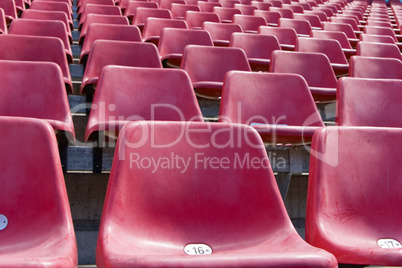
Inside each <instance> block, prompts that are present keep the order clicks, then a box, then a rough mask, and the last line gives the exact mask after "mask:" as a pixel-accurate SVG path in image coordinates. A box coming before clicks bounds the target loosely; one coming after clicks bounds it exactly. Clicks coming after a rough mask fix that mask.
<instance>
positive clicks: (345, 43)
mask: <svg viewBox="0 0 402 268" xmlns="http://www.w3.org/2000/svg"><path fill="white" fill-rule="evenodd" d="M311 37H313V38H321V39H334V40H337V41H338V42H339V44H340V45H341V47H342V48H344V49H352V46H351V44H350V42H349V40H348V37H347V36H346V34H345V33H344V32H341V31H321V30H313V31H312V34H311Z"/></svg>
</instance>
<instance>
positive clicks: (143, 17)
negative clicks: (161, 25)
mask: <svg viewBox="0 0 402 268" xmlns="http://www.w3.org/2000/svg"><path fill="white" fill-rule="evenodd" d="M127 15H128V14H127ZM147 18H161V19H171V18H172V13H171V12H170V10H169V9H160V8H147V7H138V8H137V9H136V11H135V15H134V18H133V20H132V24H133V25H136V26H138V27H139V28H140V30H141V31H142V29H143V28H144V24H145V22H146V21H147Z"/></svg>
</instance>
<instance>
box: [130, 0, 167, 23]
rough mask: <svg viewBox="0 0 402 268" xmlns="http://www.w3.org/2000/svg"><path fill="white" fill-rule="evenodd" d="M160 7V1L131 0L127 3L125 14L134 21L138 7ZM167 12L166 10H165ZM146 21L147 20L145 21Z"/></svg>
mask: <svg viewBox="0 0 402 268" xmlns="http://www.w3.org/2000/svg"><path fill="white" fill-rule="evenodd" d="M139 7H143V8H159V5H158V3H156V2H145V1H129V2H128V4H127V8H126V9H125V12H124V15H125V16H126V17H127V18H128V19H129V20H130V21H133V19H134V17H135V14H136V13H137V8H139ZM163 12H164V13H166V11H163ZM143 23H145V20H144V22H143Z"/></svg>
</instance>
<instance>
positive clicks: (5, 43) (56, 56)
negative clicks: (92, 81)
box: [0, 34, 73, 93]
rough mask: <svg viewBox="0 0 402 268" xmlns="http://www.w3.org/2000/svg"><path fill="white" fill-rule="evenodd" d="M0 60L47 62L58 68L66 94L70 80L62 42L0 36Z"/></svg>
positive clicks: (53, 39) (8, 35) (52, 38)
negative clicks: (61, 74) (54, 64)
mask: <svg viewBox="0 0 402 268" xmlns="http://www.w3.org/2000/svg"><path fill="white" fill-rule="evenodd" d="M0 60H15V61H41V62H42V61H48V62H54V63H56V64H57V65H59V66H60V68H61V71H62V73H63V79H64V83H65V85H66V90H67V92H68V93H72V89H73V87H72V80H71V76H70V70H69V68H68V63H67V58H66V56H65V51H64V46H63V42H62V41H61V40H60V39H59V38H56V37H47V36H46V37H44V36H27V35H11V34H7V35H0Z"/></svg>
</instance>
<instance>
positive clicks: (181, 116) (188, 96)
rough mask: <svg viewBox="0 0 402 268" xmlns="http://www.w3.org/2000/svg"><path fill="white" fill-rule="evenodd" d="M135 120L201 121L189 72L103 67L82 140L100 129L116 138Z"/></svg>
mask: <svg viewBox="0 0 402 268" xmlns="http://www.w3.org/2000/svg"><path fill="white" fill-rule="evenodd" d="M178 85H180V86H178ZM116 88H118V89H119V90H116ZM172 96H176V97H174V98H172ZM138 120H154V121H166V120H169V121H203V118H202V114H201V110H200V108H199V106H198V102H197V99H196V97H195V94H194V90H193V88H192V86H191V82H190V78H189V77H188V75H187V74H186V73H185V72H184V71H183V70H180V69H152V68H136V67H123V66H109V67H106V68H104V70H103V72H102V75H101V78H100V80H99V83H98V87H97V89H96V94H95V96H94V100H93V105H92V109H91V112H90V115H89V119H88V125H87V129H86V133H85V139H86V140H89V139H92V138H93V137H92V135H94V134H95V133H96V132H100V131H103V132H106V133H107V135H108V136H109V137H117V136H118V133H119V131H120V129H121V128H122V127H123V126H124V125H125V124H126V123H127V122H129V121H138Z"/></svg>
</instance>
